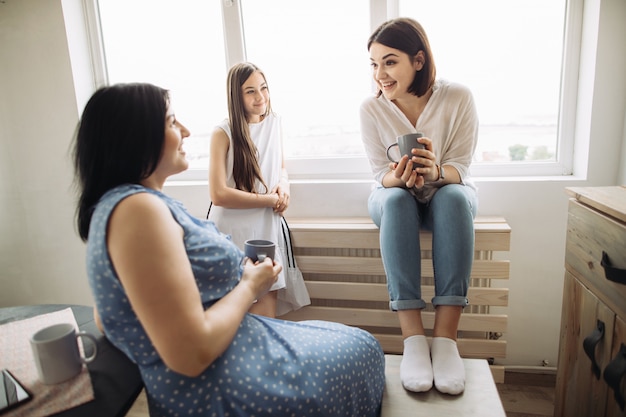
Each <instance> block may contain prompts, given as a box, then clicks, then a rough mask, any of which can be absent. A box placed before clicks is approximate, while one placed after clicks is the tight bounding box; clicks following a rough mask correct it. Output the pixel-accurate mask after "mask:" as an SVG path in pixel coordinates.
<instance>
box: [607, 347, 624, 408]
mask: <svg viewBox="0 0 626 417" xmlns="http://www.w3.org/2000/svg"><path fill="white" fill-rule="evenodd" d="M624 375H626V345H624V344H623V343H622V345H621V347H620V349H619V352H617V355H615V358H613V360H612V361H611V362H610V363H609V364H608V365H607V366H606V368H604V380H605V381H606V383H607V384H608V385H609V387H611V388H612V389H613V392H614V394H615V401H617V404H619V407H620V409H621V410H622V411H624V405H625V404H626V402H625V401H624V396H623V395H622V390H621V383H622V378H624Z"/></svg>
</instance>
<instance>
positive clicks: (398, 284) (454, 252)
mask: <svg viewBox="0 0 626 417" xmlns="http://www.w3.org/2000/svg"><path fill="white" fill-rule="evenodd" d="M477 204H478V199H477V196H476V192H475V191H474V190H473V189H472V188H470V187H467V186H465V185H461V184H448V185H445V186H443V187H441V188H440V189H439V190H437V192H436V193H435V194H434V196H433V198H432V200H431V201H430V202H429V203H419V202H418V201H417V200H416V199H415V198H414V197H413V196H412V195H411V194H410V193H409V192H408V190H406V189H404V188H383V187H379V188H376V189H375V190H374V191H373V192H372V194H371V195H370V197H369V200H368V209H369V213H370V216H371V217H372V220H373V221H374V223H376V225H377V226H378V227H379V229H380V248H381V256H382V258H383V265H384V267H385V273H386V275H387V289H388V291H389V299H390V302H389V306H390V308H391V310H393V311H397V310H413V309H422V308H424V307H426V303H425V302H424V300H422V288H421V284H422V276H421V271H422V269H421V264H422V260H421V252H420V240H419V231H420V229H421V228H423V229H424V230H429V231H431V232H432V235H433V268H434V273H435V297H434V298H433V299H432V304H433V305H434V306H438V305H455V306H457V305H460V306H466V305H467V304H468V300H467V288H468V286H469V279H470V274H471V272H472V263H473V260H474V217H475V216H476V209H477Z"/></svg>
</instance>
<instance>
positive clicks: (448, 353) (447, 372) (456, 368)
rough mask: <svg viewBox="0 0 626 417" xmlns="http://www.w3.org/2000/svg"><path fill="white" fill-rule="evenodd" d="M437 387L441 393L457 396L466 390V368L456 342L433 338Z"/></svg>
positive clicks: (443, 338) (432, 349)
mask: <svg viewBox="0 0 626 417" xmlns="http://www.w3.org/2000/svg"><path fill="white" fill-rule="evenodd" d="M431 355H432V358H433V374H434V377H435V387H436V388H437V390H438V391H439V392H443V393H445V394H452V395H457V394H460V393H462V392H463V391H464V390H465V366H464V365H463V360H462V359H461V355H459V350H458V348H457V346H456V341H454V340H452V339H448V338H447V337H433V339H432V345H431Z"/></svg>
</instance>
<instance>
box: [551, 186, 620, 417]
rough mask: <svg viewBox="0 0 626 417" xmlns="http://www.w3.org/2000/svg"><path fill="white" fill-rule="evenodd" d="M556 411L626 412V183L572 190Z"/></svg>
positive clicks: (588, 415)
mask: <svg viewBox="0 0 626 417" xmlns="http://www.w3.org/2000/svg"><path fill="white" fill-rule="evenodd" d="M567 192H568V193H569V194H570V195H571V196H572V198H571V199H570V201H569V208H568V223H567V243H566V253H565V282H564V289H563V308H562V316H561V338H560V345H559V362H558V368H557V369H558V370H557V381H556V384H557V385H556V393H555V407H554V415H555V416H558V417H561V416H563V417H578V416H582V417H602V416H607V417H609V416H610V417H615V416H622V417H624V416H626V404H624V402H625V401H626V188H625V187H589V188H568V189H567Z"/></svg>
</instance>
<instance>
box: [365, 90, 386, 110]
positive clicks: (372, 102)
mask: <svg viewBox="0 0 626 417" xmlns="http://www.w3.org/2000/svg"><path fill="white" fill-rule="evenodd" d="M389 104H390V102H389V100H387V99H386V98H385V96H384V95H382V94H381V95H380V96H378V95H374V94H372V95H370V96H367V97H365V99H364V100H363V101H362V102H361V111H371V110H374V109H381V108H386V107H389Z"/></svg>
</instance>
